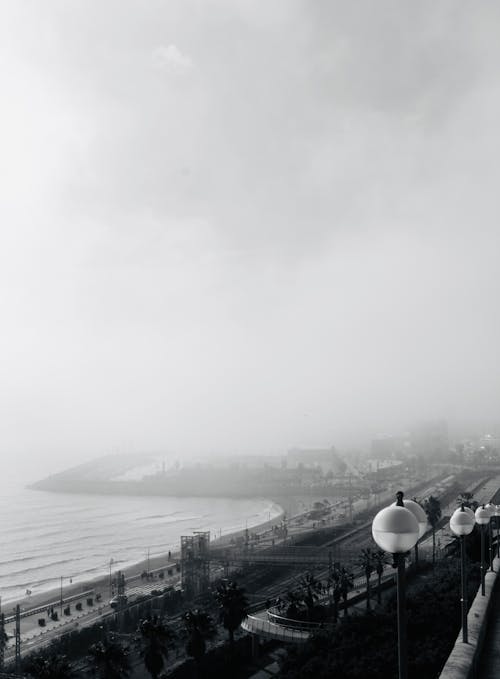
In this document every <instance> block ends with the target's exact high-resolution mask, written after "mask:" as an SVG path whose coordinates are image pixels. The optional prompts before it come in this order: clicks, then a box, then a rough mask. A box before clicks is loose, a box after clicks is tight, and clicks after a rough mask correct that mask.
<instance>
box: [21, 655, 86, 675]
mask: <svg viewBox="0 0 500 679" xmlns="http://www.w3.org/2000/svg"><path fill="white" fill-rule="evenodd" d="M23 671H24V672H26V673H27V674H28V676H29V677H32V678H33V679H71V678H72V677H74V676H75V672H74V670H73V668H72V666H71V664H70V663H69V661H68V659H67V658H66V656H65V655H59V654H58V653H50V652H47V651H41V652H40V653H35V654H33V655H31V656H28V658H27V659H26V660H25V661H24V663H23Z"/></svg>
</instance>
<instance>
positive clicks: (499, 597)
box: [476, 582, 500, 679]
mask: <svg viewBox="0 0 500 679" xmlns="http://www.w3.org/2000/svg"><path fill="white" fill-rule="evenodd" d="M476 677H477V679H498V678H499V677H500V584H499V583H498V582H497V586H496V588H495V591H494V593H493V600H492V602H491V607H490V619H489V622H488V628H487V630H486V636H485V639H484V646H483V651H482V653H481V660H480V662H479V668H478V672H477V674H476Z"/></svg>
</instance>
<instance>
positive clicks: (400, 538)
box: [372, 505, 419, 554]
mask: <svg viewBox="0 0 500 679" xmlns="http://www.w3.org/2000/svg"><path fill="white" fill-rule="evenodd" d="M372 535H373V539H374V540H375V542H376V543H377V545H378V546H379V547H380V549H383V550H384V552H389V553H390V554H404V553H405V552H408V551H410V549H412V548H413V547H414V546H415V544H416V542H417V540H418V535H419V526H418V521H417V519H416V518H415V515H414V514H412V512H410V510H409V509H406V507H404V506H402V505H401V506H398V505H391V506H390V507H385V508H384V509H381V510H380V511H379V512H378V514H376V516H375V518H374V519H373V523H372Z"/></svg>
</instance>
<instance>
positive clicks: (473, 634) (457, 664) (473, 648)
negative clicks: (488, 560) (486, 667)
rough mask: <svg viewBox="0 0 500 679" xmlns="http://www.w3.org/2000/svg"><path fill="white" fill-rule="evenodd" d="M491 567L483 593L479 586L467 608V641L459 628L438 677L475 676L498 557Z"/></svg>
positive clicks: (499, 563) (463, 678)
mask: <svg viewBox="0 0 500 679" xmlns="http://www.w3.org/2000/svg"><path fill="white" fill-rule="evenodd" d="M493 569H494V571H493V572H492V571H489V572H488V573H486V578H485V581H486V587H485V595H484V596H483V595H482V594H481V586H480V587H479V589H478V592H477V594H476V597H475V599H474V601H473V602H472V606H471V607H470V608H469V614H468V616H467V625H468V639H469V643H467V644H464V643H463V641H462V629H460V633H459V635H458V637H457V640H456V642H455V646H454V647H453V650H452V652H451V653H450V656H449V658H448V660H447V661H446V665H445V666H444V667H443V670H442V672H441V674H440V675H439V676H440V679H474V678H475V677H476V673H477V667H478V664H479V660H480V657H481V650H482V648H483V643H484V637H485V634H486V629H487V626H488V617H489V614H490V609H491V602H492V600H493V596H492V595H493V589H494V587H495V583H496V581H497V578H498V571H499V569H500V559H494V561H493Z"/></svg>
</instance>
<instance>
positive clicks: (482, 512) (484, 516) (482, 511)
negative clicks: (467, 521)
mask: <svg viewBox="0 0 500 679" xmlns="http://www.w3.org/2000/svg"><path fill="white" fill-rule="evenodd" d="M490 519H491V514H490V510H489V509H486V507H485V506H484V505H482V506H481V507H478V508H477V509H476V523H477V524H478V525H479V530H480V531H481V594H482V595H483V596H484V595H485V594H486V589H485V581H484V576H485V573H484V571H485V563H484V526H487V525H488V523H489V522H490Z"/></svg>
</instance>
